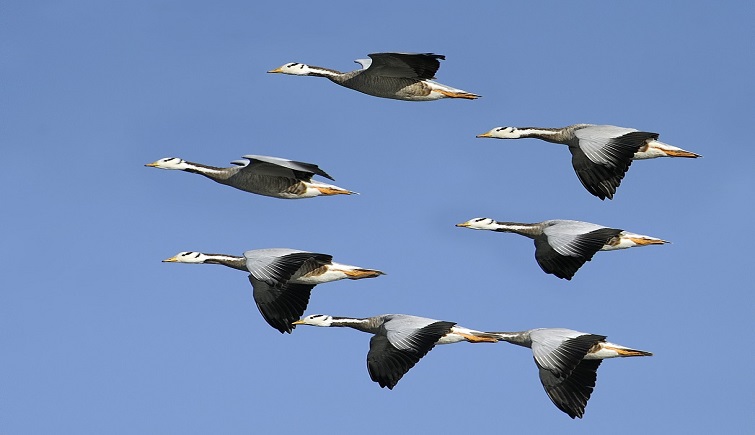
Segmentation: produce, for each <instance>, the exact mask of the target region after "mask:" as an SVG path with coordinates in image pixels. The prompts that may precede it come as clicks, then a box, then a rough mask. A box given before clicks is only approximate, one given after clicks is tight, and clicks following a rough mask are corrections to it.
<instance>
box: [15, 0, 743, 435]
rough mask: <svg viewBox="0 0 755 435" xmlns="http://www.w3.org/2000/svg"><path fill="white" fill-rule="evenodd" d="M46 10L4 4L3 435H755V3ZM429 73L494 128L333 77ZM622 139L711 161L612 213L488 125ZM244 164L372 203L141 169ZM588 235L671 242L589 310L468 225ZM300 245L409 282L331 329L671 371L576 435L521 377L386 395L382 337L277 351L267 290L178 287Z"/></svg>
mask: <svg viewBox="0 0 755 435" xmlns="http://www.w3.org/2000/svg"><path fill="white" fill-rule="evenodd" d="M354 3H355V2H328V3H327V5H326V4H321V3H312V2H308V3H306V4H303V5H298V4H294V3H290V2H264V4H263V2H241V1H239V2H178V1H157V2H154V1H150V2H146V1H133V2H94V1H38V2H20V1H8V2H3V4H2V6H0V101H2V104H0V125H2V128H0V144H1V145H2V156H3V163H4V168H3V171H1V172H0V181H1V183H0V186H1V187H0V189H2V194H1V196H0V198H2V202H3V204H4V207H3V210H4V212H3V218H2V220H3V225H2V226H1V227H0V232H1V234H2V240H3V242H2V247H3V251H4V255H3V262H2V266H0V267H2V271H3V272H2V273H1V274H0V283H1V289H0V347H1V348H2V349H3V353H2V355H3V356H2V375H0V432H2V433H3V434H48V433H76V434H85V433H110V434H119V433H124V434H131V433H272V432H273V431H275V432H276V433H301V432H302V431H317V432H320V433H322V432H331V433H349V432H356V431H359V432H360V433H364V434H376V433H385V431H386V430H388V429H386V428H387V427H391V426H395V427H398V428H399V430H398V432H401V433H410V432H413V433H452V432H458V431H465V432H473V433H491V432H504V431H505V432H511V433H523V432H528V433H543V432H556V433H564V434H568V433H593V432H597V431H598V430H604V429H605V428H607V427H610V428H611V432H612V433H614V434H623V433H636V432H637V431H638V430H640V431H642V432H644V433H662V432H673V433H712V432H717V433H734V432H740V433H743V432H748V431H750V432H751V431H753V430H755V421H754V418H753V416H752V415H753V414H752V409H753V405H754V404H755V403H753V395H752V391H753V388H755V381H754V377H753V374H752V362H753V357H754V356H755V355H754V352H753V349H752V343H753V342H754V341H755V340H753V339H754V338H755V337H754V334H753V332H752V330H753V296H752V294H753V290H754V288H753V284H752V279H751V277H750V276H749V273H748V272H747V270H750V268H751V267H752V264H751V263H752V259H753V256H752V250H751V249H750V246H749V244H750V243H749V242H750V234H749V232H744V231H743V229H744V228H747V227H748V225H749V224H750V223H751V222H752V219H753V217H755V216H754V213H753V205H752V204H753V201H752V195H753V193H752V192H753V188H755V171H754V170H753V169H754V168H755V165H753V158H755V151H753V145H752V143H751V142H752V139H751V137H750V136H751V134H750V132H749V129H750V128H751V127H752V122H753V119H755V105H754V104H753V101H754V99H753V97H755V87H753V77H755V58H754V57H753V50H752V42H753V40H755V30H753V25H752V23H753V22H754V21H755V6H753V5H752V4H751V3H749V2H724V3H721V2H644V1H640V2H632V4H631V5H621V6H611V5H606V4H604V3H603V2H580V3H577V4H573V3H570V4H566V3H563V4H562V3H561V2H547V3H537V4H531V2H526V3H521V4H519V3H516V4H515V3H509V2H505V3H503V2H446V1H438V2H430V3H428V2H422V3H420V4H409V5H407V4H405V2H395V3H392V2H383V3H380V4H365V5H361V6H356V7H355V6H354ZM380 51H402V52H435V53H440V54H444V55H446V57H447V60H446V61H444V62H443V63H442V65H441V69H440V70H439V72H438V74H437V77H438V81H439V82H441V83H444V84H447V85H450V86H454V87H459V88H462V89H464V90H467V91H470V92H474V93H478V94H481V95H483V98H481V99H479V100H476V101H457V100H441V101H435V102H427V103H409V102H402V101H393V100H385V99H378V98H373V97H368V96H366V95H363V94H360V93H357V92H353V91H350V90H347V89H345V88H341V87H338V86H336V85H334V84H332V83H330V82H328V81H327V80H325V79H319V78H313V77H292V76H282V75H271V74H266V73H265V72H266V71H267V70H269V69H272V68H275V67H278V66H280V65H281V64H283V63H286V62H305V63H311V64H313V65H318V66H324V67H329V68H334V69H338V70H342V71H346V70H351V69H354V68H356V67H357V65H356V64H354V63H353V62H352V61H353V60H354V59H357V58H364V57H365V56H366V55H367V54H368V53H372V52H380ZM573 123H605V124H615V125H621V126H626V127H634V128H638V129H642V130H646V131H654V132H658V133H660V135H661V136H660V139H661V140H663V141H665V142H667V143H670V144H672V145H676V146H679V147H682V148H685V149H688V150H690V151H694V152H697V153H699V154H702V155H703V156H704V157H703V158H702V159H697V160H685V159H656V160H650V161H640V162H635V163H634V164H633V165H632V167H631V169H630V171H629V173H628V174H627V176H626V177H625V179H624V181H623V183H622V185H621V187H620V188H619V191H618V193H617V195H616V197H615V199H614V200H613V201H600V200H598V199H597V198H594V197H592V196H591V195H590V194H588V193H587V192H586V191H585V190H584V189H583V188H582V187H581V185H580V184H579V181H578V180H577V178H576V176H575V175H574V173H573V171H572V169H571V167H570V155H569V153H568V151H567V150H566V149H565V147H562V146H559V145H555V144H549V143H545V142H541V141H536V140H531V139H530V140H519V141H501V140H498V141H496V140H490V139H476V138H475V137H474V136H475V134H478V133H482V132H484V131H487V130H488V129H490V128H492V127H495V126H504V125H511V126H543V127H560V126H565V125H568V124H573ZM243 154H262V155H273V156H279V157H285V158H291V159H296V160H302V161H307V162H314V163H317V164H319V165H320V166H321V167H322V168H323V169H324V170H325V171H327V172H328V173H330V174H331V175H332V176H333V177H334V178H335V179H336V184H337V185H339V186H342V187H344V188H348V189H351V190H355V191H358V192H360V193H361V195H359V196H348V197H346V196H339V197H330V198H314V199H308V200H300V201H284V200H277V199H273V198H265V197H260V196H255V195H250V194H246V193H244V192H240V191H236V190H234V189H230V188H227V187H224V186H220V185H218V184H215V183H212V182H210V181H209V180H206V179H203V178H202V177H199V176H196V175H192V174H187V173H180V172H168V171H160V170H156V169H151V168H145V167H144V166H143V165H144V164H145V163H149V162H152V161H154V160H157V159H159V158H161V157H170V156H176V157H182V158H185V159H187V160H191V161H195V162H201V163H206V164H214V165H218V166H223V165H225V164H227V163H228V162H230V161H231V160H236V159H238V158H239V157H240V156H242V155H243ZM477 216H489V217H492V218H495V219H498V220H509V221H521V222H536V221H541V220H545V219H554V218H563V219H579V220H585V221H590V222H595V223H599V224H604V225H607V226H612V227H618V228H624V229H627V230H629V231H633V232H637V233H641V234H648V235H652V236H656V237H660V238H663V239H666V240H670V241H672V244H670V245H666V246H660V247H647V248H642V249H631V250H626V251H619V252H607V253H598V254H597V255H596V256H595V258H594V259H593V261H592V262H590V263H588V264H586V265H585V266H584V267H583V268H582V269H581V270H580V271H579V272H578V273H577V275H576V276H575V278H574V279H573V280H572V281H571V282H567V281H563V280H559V279H556V278H554V277H553V276H551V275H546V274H544V273H542V272H541V271H540V269H539V267H538V266H537V264H536V263H535V261H534V258H533V252H534V248H533V246H532V242H531V241H530V240H528V239H525V238H523V237H520V236H516V235H510V234H497V233H492V232H481V231H470V230H465V229H461V228H455V227H454V224H456V223H458V222H462V221H465V220H467V219H470V218H472V217H477ZM270 247H289V248H297V249H305V250H311V251H317V252H325V253H329V254H332V255H333V256H334V258H335V260H336V261H340V262H344V263H348V264H356V265H360V266H364V267H370V268H377V269H381V270H384V271H385V272H387V275H386V276H383V277H380V278H378V279H372V280H363V281H340V282H336V283H330V284H325V285H321V286H318V287H316V288H315V290H314V291H313V296H312V299H311V303H310V306H309V309H308V313H311V314H314V313H325V314H333V315H345V316H355V317H364V316H371V315H376V314H382V313H407V314H415V315H422V316H426V317H432V318H436V319H442V320H450V321H455V322H458V323H459V324H460V325H463V326H466V327H469V328H475V329H481V330H511V331H513V330H522V329H529V328H535V327H566V328H572V329H577V330H581V331H585V332H591V333H596V334H604V335H607V336H608V337H609V340H611V341H614V342H616V343H619V344H623V345H627V346H632V347H636V348H639V349H643V350H648V351H652V352H654V353H655V356H653V357H652V358H635V359H615V360H608V361H605V362H604V363H603V365H602V366H601V368H600V370H599V372H598V383H597V387H596V390H595V392H594V394H593V396H592V398H591V400H590V402H589V404H588V406H587V410H586V414H585V417H584V419H582V420H577V421H573V420H571V419H570V418H568V416H566V415H565V414H563V413H561V412H560V411H558V410H557V409H556V408H555V407H554V406H553V405H552V404H551V403H550V401H549V400H548V398H547V396H546V395H545V393H544V391H543V389H542V387H541V386H540V383H539V380H538V377H537V369H536V367H535V365H534V363H533V361H532V356H531V353H530V351H529V350H527V349H524V348H519V347H514V346H510V345H507V344H497V345H482V344H481V345H472V344H468V343H462V344H456V345H453V346H441V347H437V348H435V349H434V350H432V351H431V352H430V353H429V354H428V355H427V356H426V357H425V358H424V359H423V360H422V361H420V362H419V364H417V366H415V367H414V368H413V369H412V370H411V371H410V372H409V373H408V374H407V375H406V376H405V377H404V378H403V379H402V380H401V382H400V383H399V384H398V385H397V387H396V388H395V389H394V390H393V391H389V390H387V389H380V388H379V387H378V386H377V384H375V383H373V382H371V381H370V379H369V376H368V374H367V370H366V364H365V357H366V353H367V348H368V342H369V336H368V335H367V334H363V333H360V332H357V331H353V330H349V329H323V328H312V327H300V328H297V329H296V330H295V331H294V333H293V334H292V335H285V336H284V335H281V334H279V333H278V332H277V331H275V330H273V329H272V328H270V327H268V326H267V325H266V324H265V323H264V321H263V320H262V318H261V317H260V315H259V313H258V312H257V310H256V308H255V307H254V303H253V301H252V298H251V288H250V286H249V283H248V281H247V279H246V276H245V275H244V274H243V273H241V272H238V271H234V270H231V269H227V268H223V267H221V266H212V265H181V264H179V265H175V264H163V263H161V260H162V259H165V258H167V257H169V256H172V255H174V254H176V253H177V252H179V251H184V250H197V251H203V252H216V253H228V254H236V255H238V254H241V253H242V252H243V251H245V250H247V249H256V248H270Z"/></svg>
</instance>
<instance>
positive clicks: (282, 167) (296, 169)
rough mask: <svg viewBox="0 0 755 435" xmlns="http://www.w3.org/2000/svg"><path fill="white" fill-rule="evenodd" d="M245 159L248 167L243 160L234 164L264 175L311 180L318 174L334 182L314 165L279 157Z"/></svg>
mask: <svg viewBox="0 0 755 435" xmlns="http://www.w3.org/2000/svg"><path fill="white" fill-rule="evenodd" d="M244 158H245V159H247V160H248V161H249V163H248V164H246V165H245V163H246V162H244V161H243V160H236V161H233V162H232V163H234V164H237V165H243V166H244V169H243V170H246V171H254V172H255V173H258V174H263V175H274V176H279V177H289V178H297V179H301V180H309V179H310V178H312V176H313V175H315V174H316V175H320V176H322V177H325V178H328V179H330V180H333V177H331V176H330V175H328V173H326V172H325V171H323V170H322V169H320V167H319V166H317V165H316V164H314V163H306V162H298V161H296V160H288V159H281V158H279V157H270V156H256V155H252V154H248V155H245V156H244Z"/></svg>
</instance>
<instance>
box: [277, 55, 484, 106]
mask: <svg viewBox="0 0 755 435" xmlns="http://www.w3.org/2000/svg"><path fill="white" fill-rule="evenodd" d="M368 56H369V57H370V58H369V59H357V60H356V61H355V62H356V63H358V64H360V65H362V69H358V70H355V71H351V72H346V73H343V72H340V71H336V70H332V69H328V68H322V67H319V66H312V65H306V64H303V63H297V62H293V63H287V64H285V65H282V66H280V67H278V68H276V69H274V70H270V71H268V72H269V73H281V74H291V75H297V76H316V77H325V78H327V79H328V80H330V81H332V82H333V83H335V84H338V85H341V86H344V87H347V88H349V89H353V90H355V91H359V92H362V93H365V94H367V95H372V96H375V97H382V98H391V99H394V100H406V101H431V100H438V99H441V98H465V99H468V100H474V99H476V98H479V97H480V96H479V95H476V94H472V93H469V92H467V91H462V90H461V89H456V88H452V87H450V86H446V85H442V84H440V83H438V82H435V81H433V79H434V78H435V73H436V72H437V71H438V68H440V60H444V59H445V58H446V57H445V56H443V55H440V54H433V53H418V54H413V53H372V54H369V55H368Z"/></svg>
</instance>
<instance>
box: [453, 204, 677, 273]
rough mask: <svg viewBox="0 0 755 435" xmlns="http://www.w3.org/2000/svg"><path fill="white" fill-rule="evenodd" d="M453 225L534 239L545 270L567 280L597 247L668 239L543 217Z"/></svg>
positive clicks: (537, 257)
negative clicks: (524, 221)
mask: <svg viewBox="0 0 755 435" xmlns="http://www.w3.org/2000/svg"><path fill="white" fill-rule="evenodd" d="M456 226H457V227H464V228H471V229H475V230H489V231H498V232H506V233H516V234H520V235H523V236H526V237H529V238H531V239H533V240H534V241H535V260H536V261H537V264H539V265H540V268H541V269H543V271H544V272H545V273H549V274H553V275H555V276H557V277H559V278H562V279H567V280H570V279H572V277H573V276H574V274H575V273H576V272H577V270H579V268H580V267H582V265H583V264H585V263H586V262H588V261H590V260H591V259H592V257H593V255H595V253H596V252H598V251H612V250H617V249H627V248H632V247H635V246H645V245H662V244H665V243H668V242H667V241H665V240H661V239H658V238H656V237H650V236H645V235H642V234H635V233H630V232H628V231H624V230H621V229H618V228H609V227H605V226H602V225H598V224H593V223H590V222H582V221H573V220H559V219H554V220H547V221H543V222H539V223H534V224H529V223H519V222H499V221H496V220H494V219H490V218H474V219H470V220H468V221H466V222H462V223H460V224H456Z"/></svg>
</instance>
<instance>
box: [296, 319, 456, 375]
mask: <svg viewBox="0 0 755 435" xmlns="http://www.w3.org/2000/svg"><path fill="white" fill-rule="evenodd" d="M294 324H295V325H297V324H310V325H314V326H335V327H339V326H340V327H349V328H353V329H357V330H359V331H363V332H368V333H371V334H374V335H373V336H372V338H371V339H370V350H369V352H368V353H367V371H368V372H369V374H370V379H372V380H373V381H374V382H377V383H378V385H380V387H387V388H388V389H393V387H395V386H396V384H397V383H398V381H399V380H400V379H401V377H403V376H404V375H405V374H406V373H407V372H408V371H409V370H410V369H411V368H412V367H414V365H415V364H417V362H419V360H420V359H422V357H424V356H425V355H427V353H428V352H429V351H430V350H431V349H432V348H433V347H435V345H436V344H437V343H438V341H439V340H440V339H441V338H443V337H444V336H445V335H446V334H448V333H449V332H450V331H451V328H452V327H453V326H454V325H456V323H454V322H446V321H441V320H435V319H428V318H425V317H417V316H411V315H407V314H383V315H379V316H374V317H367V318H349V317H331V316H325V315H322V314H316V315H311V316H308V317H306V318H304V319H302V320H300V321H297V322H294Z"/></svg>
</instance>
